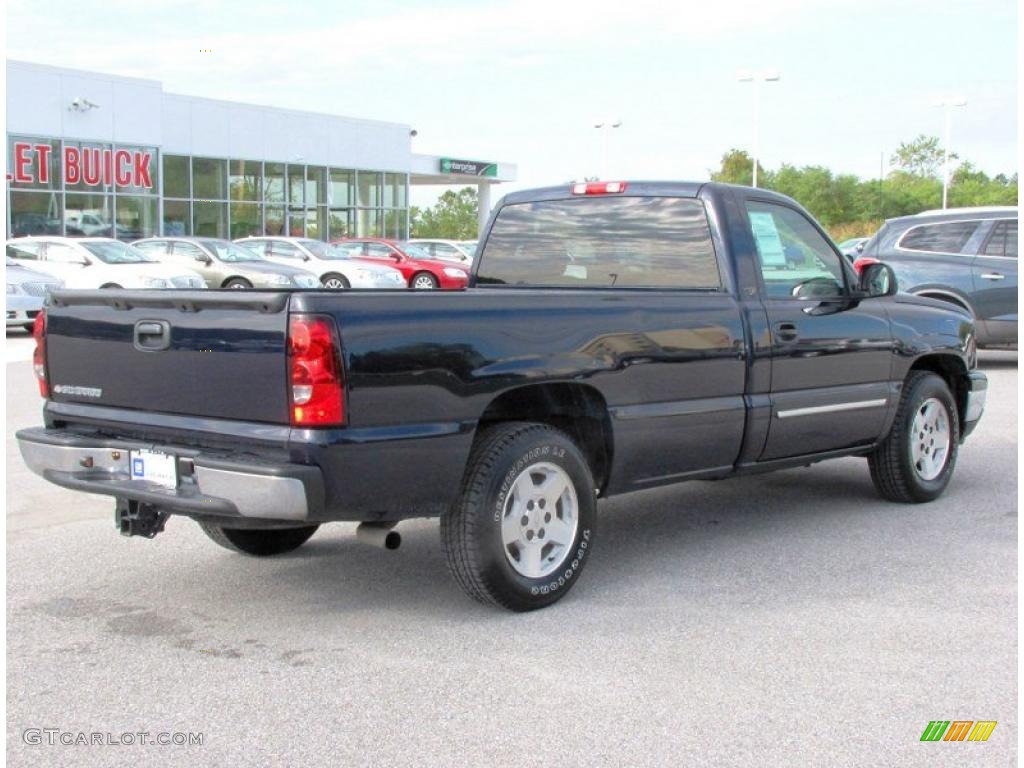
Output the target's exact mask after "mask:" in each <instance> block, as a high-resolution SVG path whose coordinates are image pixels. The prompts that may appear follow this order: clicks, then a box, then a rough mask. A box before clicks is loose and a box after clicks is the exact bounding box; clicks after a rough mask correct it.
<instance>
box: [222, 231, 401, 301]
mask: <svg viewBox="0 0 1024 768" xmlns="http://www.w3.org/2000/svg"><path fill="white" fill-rule="evenodd" d="M235 243H237V244H238V245H241V246H244V247H246V248H248V249H250V250H252V251H254V252H256V253H257V254H258V255H260V256H262V257H263V258H265V259H266V260H267V261H270V262H273V263H275V264H283V265H285V266H290V267H299V268H301V269H305V270H309V271H310V272H313V273H314V274H315V275H316V276H317V278H318V279H319V280H320V284H321V285H323V287H324V288H334V289H341V290H343V289H346V288H404V287H405V280H404V279H403V277H402V273H401V272H399V271H398V270H397V269H395V268H394V267H392V266H390V265H385V264H367V263H365V262H359V261H355V260H354V259H352V258H350V257H349V255H348V254H347V253H345V252H344V251H342V250H339V249H337V248H334V247H333V246H331V245H329V244H328V243H325V242H322V241H320V240H312V239H310V238H306V237H246V238H242V239H240V240H235Z"/></svg>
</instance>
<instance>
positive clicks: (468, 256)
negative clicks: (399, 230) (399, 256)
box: [406, 238, 476, 267]
mask: <svg viewBox="0 0 1024 768" xmlns="http://www.w3.org/2000/svg"><path fill="white" fill-rule="evenodd" d="M406 242H407V243H409V244H410V245H415V246H418V247H419V248H420V249H421V250H424V251H426V252H427V253H428V254H430V258H432V259H440V260H441V261H453V262H455V263H456V264H462V265H463V266H467V267H468V266H469V265H470V264H472V263H473V255H474V254H475V253H476V242H475V241H471V240H432V239H429V238H416V239H414V240H406ZM470 244H472V245H470Z"/></svg>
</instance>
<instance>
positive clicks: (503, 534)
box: [441, 422, 597, 611]
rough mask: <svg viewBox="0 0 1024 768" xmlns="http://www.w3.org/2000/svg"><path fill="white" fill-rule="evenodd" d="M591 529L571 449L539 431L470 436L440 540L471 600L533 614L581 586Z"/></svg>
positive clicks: (501, 429)
mask: <svg viewBox="0 0 1024 768" xmlns="http://www.w3.org/2000/svg"><path fill="white" fill-rule="evenodd" d="M596 522H597V499H596V496H595V492H594V479H593V475H592V474H591V471H590V467H589V466H588V465H587V462H586V460H585V459H584V457H583V455H582V453H580V451H579V449H578V448H577V447H576V445H575V444H574V443H573V441H572V440H571V439H569V437H568V436H567V435H566V434H565V433H563V432H561V431H559V430H557V429H555V428H554V427H551V426H548V425H546V424H534V423H527V422H508V423H503V424H498V425H495V426H493V427H490V428H487V429H486V430H485V431H483V432H482V433H481V434H480V435H479V437H478V438H477V441H476V444H475V446H474V449H473V452H472V454H471V456H470V460H469V465H468V467H467V469H466V476H465V478H464V480H463V488H462V493H461V496H460V498H459V499H458V501H457V502H456V503H455V504H454V505H453V507H452V509H451V510H449V511H448V512H447V514H445V515H442V517H441V541H442V543H443V545H444V550H445V556H446V557H447V560H448V568H449V570H450V571H451V573H452V575H453V576H454V577H455V580H456V581H457V582H458V584H459V586H460V587H462V589H463V590H464V591H465V592H466V593H467V594H468V595H469V596H470V597H472V598H474V599H476V600H479V601H480V602H483V603H489V604H492V605H499V606H502V607H504V608H508V609H510V610H513V611H531V610H535V609H537V608H543V607H544V606H547V605H550V604H551V603H553V602H555V601H556V600H558V599H559V598H561V597H562V596H563V595H564V594H565V593H566V592H568V591H569V589H570V588H571V587H572V586H573V584H575V583H576V582H577V581H578V580H579V575H580V572H581V570H582V569H583V566H584V564H585V563H586V562H587V561H588V560H589V559H590V554H591V552H592V550H593V545H594V533H595V524H596Z"/></svg>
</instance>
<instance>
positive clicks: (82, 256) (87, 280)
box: [7, 237, 206, 289]
mask: <svg viewBox="0 0 1024 768" xmlns="http://www.w3.org/2000/svg"><path fill="white" fill-rule="evenodd" d="M7 244H8V245H11V246H15V250H14V251H13V252H10V251H9V253H10V255H11V256H12V257H13V258H14V260H15V261H16V262H18V263H19V264H21V265H22V266H25V267H29V268H31V269H35V270H38V271H39V272H45V273H46V274H48V275H53V276H54V277H56V278H58V279H60V280H63V281H64V286H65V287H66V288H189V289H195V288H205V287H206V281H204V280H203V278H202V277H200V276H199V275H198V274H197V273H196V272H193V271H191V270H188V269H183V268H182V267H180V266H177V265H170V264H160V263H159V262H157V261H154V260H153V259H151V258H150V257H149V256H147V255H146V254H144V253H142V251H139V250H138V249H136V248H133V247H132V246H130V245H128V244H127V243H122V242H121V241H120V240H113V239H111V238H108V237H19V238H15V239H14V240H8V241H7Z"/></svg>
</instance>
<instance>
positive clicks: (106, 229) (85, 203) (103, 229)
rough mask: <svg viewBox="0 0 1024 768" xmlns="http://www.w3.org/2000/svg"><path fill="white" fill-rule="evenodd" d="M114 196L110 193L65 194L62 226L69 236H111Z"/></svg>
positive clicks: (112, 231)
mask: <svg viewBox="0 0 1024 768" xmlns="http://www.w3.org/2000/svg"><path fill="white" fill-rule="evenodd" d="M113 214H114V198H113V197H111V196H110V195H71V194H69V195H65V197H64V228H65V232H66V233H67V235H68V236H70V237H75V236H78V237H83V236H84V237H113V234H114V215H113Z"/></svg>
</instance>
